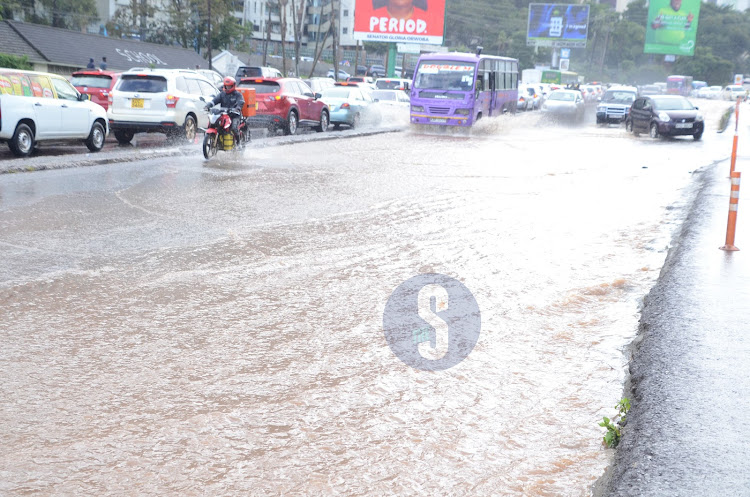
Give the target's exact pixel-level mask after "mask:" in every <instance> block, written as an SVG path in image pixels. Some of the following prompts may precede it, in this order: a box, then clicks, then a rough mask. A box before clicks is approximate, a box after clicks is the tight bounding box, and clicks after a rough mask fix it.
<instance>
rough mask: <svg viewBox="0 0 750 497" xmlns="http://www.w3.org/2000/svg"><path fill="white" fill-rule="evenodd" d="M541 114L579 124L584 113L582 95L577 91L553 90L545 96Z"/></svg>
mask: <svg viewBox="0 0 750 497" xmlns="http://www.w3.org/2000/svg"><path fill="white" fill-rule="evenodd" d="M542 112H543V113H545V114H546V115H547V116H549V117H553V118H558V119H567V120H572V121H575V122H581V121H583V113H584V112H585V104H584V101H583V95H581V92H580V91H577V90H555V91H553V92H552V93H550V94H549V95H547V99H546V100H545V101H544V103H543V104H542Z"/></svg>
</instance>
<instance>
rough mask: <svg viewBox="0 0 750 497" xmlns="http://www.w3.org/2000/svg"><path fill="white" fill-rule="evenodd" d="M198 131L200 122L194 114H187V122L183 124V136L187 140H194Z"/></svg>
mask: <svg viewBox="0 0 750 497" xmlns="http://www.w3.org/2000/svg"><path fill="white" fill-rule="evenodd" d="M197 131H198V124H197V123H196V121H195V118H194V117H193V116H187V117H186V118H185V124H184V125H183V126H182V137H183V138H185V140H186V141H188V142H192V141H194V140H195V133H196V132H197Z"/></svg>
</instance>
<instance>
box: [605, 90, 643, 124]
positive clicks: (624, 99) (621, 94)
mask: <svg viewBox="0 0 750 497" xmlns="http://www.w3.org/2000/svg"><path fill="white" fill-rule="evenodd" d="M637 96H638V89H637V88H636V87H635V86H612V87H610V88H609V89H607V91H606V92H604V96H602V98H601V100H600V102H599V104H597V106H596V124H609V123H616V124H620V123H622V122H624V121H625V119H626V118H627V117H628V112H629V111H630V106H631V105H632V104H633V101H635V97H637Z"/></svg>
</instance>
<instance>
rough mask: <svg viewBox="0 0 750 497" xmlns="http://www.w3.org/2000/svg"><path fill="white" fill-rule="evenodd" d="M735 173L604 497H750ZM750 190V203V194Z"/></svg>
mask: <svg viewBox="0 0 750 497" xmlns="http://www.w3.org/2000/svg"><path fill="white" fill-rule="evenodd" d="M300 139H301V140H304V139H305V138H304V137H302V138H295V140H300ZM277 143H278V144H283V143H284V141H279V142H277ZM259 145H261V144H259ZM192 148H193V147H190V146H182V147H174V148H168V149H164V148H159V149H153V150H150V149H148V148H145V149H144V150H139V151H135V150H128V149H125V150H121V149H113V150H111V151H106V150H105V151H104V153H103V154H71V155H70V156H68V157H65V158H62V159H61V158H59V157H53V156H40V157H32V158H29V159H25V160H22V161H21V160H7V161H3V164H2V167H0V170H1V171H0V172H19V171H30V170H43V169H55V168H59V167H78V166H86V165H95V164H103V163H113V162H123V161H131V160H141V159H145V158H151V157H155V156H169V155H183V154H185V153H186V152H187V151H192V150H191V149H192ZM743 167H745V168H748V167H750V157H741V158H740V159H739V160H738V163H737V170H739V171H742V169H743ZM728 172H729V161H728V160H727V161H723V162H720V163H717V164H714V165H712V166H708V167H705V168H703V169H702V170H701V171H700V172H699V173H697V174H698V175H699V177H698V178H697V181H699V182H700V183H701V188H700V189H699V191H698V194H697V197H696V199H695V202H694V204H693V206H692V209H691V212H690V214H689V216H688V218H687V221H686V222H685V224H684V225H683V227H682V229H681V230H680V232H679V233H678V234H677V235H676V237H675V240H674V241H673V244H672V248H671V249H670V253H669V256H668V258H667V261H666V263H665V265H664V267H663V269H662V272H661V276H660V278H659V281H658V283H657V284H656V286H655V287H654V288H653V289H652V290H651V292H650V293H649V295H648V296H647V297H646V299H645V301H644V307H643V310H642V317H641V325H640V333H639V336H638V338H637V339H636V341H635V342H634V343H633V344H632V345H631V347H630V350H629V354H630V356H631V357H630V367H629V371H630V378H629V380H628V384H627V385H626V389H625V390H626V391H625V393H624V395H625V396H627V397H629V398H630V399H631V403H632V406H633V407H632V409H631V411H630V412H629V413H628V416H627V424H626V425H625V427H624V429H623V439H622V442H621V443H620V446H619V447H618V449H617V451H616V455H615V458H614V464H613V466H612V467H611V468H610V470H609V472H608V473H607V474H606V475H605V476H604V477H602V479H601V480H600V481H599V482H598V484H597V485H596V487H595V494H596V495H600V496H695V495H701V496H722V497H723V496H735V495H736V496H745V495H750V474H748V472H747V471H745V468H746V467H747V461H748V460H750V444H748V440H750V423H747V420H748V413H750V396H748V392H750V361H748V357H750V337H749V336H748V335H749V334H750V260H748V256H749V255H750V207H748V205H749V204H748V203H747V201H746V200H745V201H744V202H743V200H742V196H743V194H742V192H741V196H740V204H739V212H738V225H737V238H736V241H735V245H736V246H737V247H738V248H740V251H738V252H726V251H723V250H720V249H719V247H720V246H722V245H724V243H725V234H726V227H727V213H728V204H729V192H730V182H729V179H728V175H729V174H728ZM748 177H750V173H748ZM746 181H747V178H746ZM744 189H745V192H746V193H744V197H745V198H747V197H748V195H749V194H750V186H747V185H746V186H744Z"/></svg>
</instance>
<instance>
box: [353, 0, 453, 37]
mask: <svg viewBox="0 0 750 497" xmlns="http://www.w3.org/2000/svg"><path fill="white" fill-rule="evenodd" d="M445 1H446V0H355V3H354V30H353V31H352V36H353V37H354V39H355V40H363V41H385V42H395V43H420V44H426V45H442V44H443V28H444V27H445Z"/></svg>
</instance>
